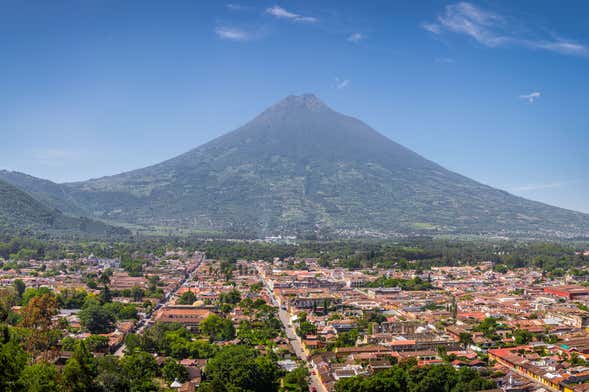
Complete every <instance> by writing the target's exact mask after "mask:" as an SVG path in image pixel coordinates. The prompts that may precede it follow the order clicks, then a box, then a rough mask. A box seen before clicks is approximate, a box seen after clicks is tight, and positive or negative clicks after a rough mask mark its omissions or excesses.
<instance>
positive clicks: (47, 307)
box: [20, 294, 58, 353]
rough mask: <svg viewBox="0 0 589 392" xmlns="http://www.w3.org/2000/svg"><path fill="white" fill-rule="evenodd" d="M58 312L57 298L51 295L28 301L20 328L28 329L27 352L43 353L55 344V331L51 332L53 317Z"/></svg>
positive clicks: (43, 295)
mask: <svg viewBox="0 0 589 392" xmlns="http://www.w3.org/2000/svg"><path fill="white" fill-rule="evenodd" d="M57 312H58V308H57V298H56V297H55V296H54V295H53V294H42V295H41V296H35V297H32V298H31V299H30V301H29V302H28V303H27V305H26V306H25V307H24V309H23V311H22V314H23V319H22V320H21V323H20V324H21V326H22V327H24V328H27V329H29V330H30V331H29V336H28V338H27V346H28V351H44V352H45V353H46V352H47V351H48V350H49V349H50V348H51V346H52V345H53V344H54V343H56V340H57V336H56V333H55V332H57V331H52V327H53V316H55V315H56V314H57Z"/></svg>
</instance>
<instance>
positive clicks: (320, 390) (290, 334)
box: [264, 280, 327, 392]
mask: <svg viewBox="0 0 589 392" xmlns="http://www.w3.org/2000/svg"><path fill="white" fill-rule="evenodd" d="M264 286H265V287H266V290H267V291H268V293H269V294H270V298H271V300H272V303H273V304H274V305H275V306H278V303H277V301H276V298H275V297H274V292H273V291H272V290H270V289H269V287H268V285H267V283H266V281H265V280H264ZM278 318H279V319H280V321H281V322H282V325H283V327H284V331H285V332H286V337H287V338H288V340H289V341H290V344H291V346H292V347H293V349H294V351H295V354H296V356H297V358H299V359H300V360H302V361H303V362H305V365H306V366H307V367H308V364H309V362H308V358H307V354H305V352H304V351H303V347H302V345H301V340H300V338H299V337H298V335H297V332H296V329H295V327H294V325H292V323H291V322H290V319H289V315H288V312H287V311H286V310H284V309H282V308H280V307H279V308H278ZM313 371H314V370H312V369H310V372H313ZM311 388H315V390H316V391H317V392H327V389H326V388H325V387H324V386H323V384H322V383H321V380H319V376H318V375H317V374H315V375H313V374H311Z"/></svg>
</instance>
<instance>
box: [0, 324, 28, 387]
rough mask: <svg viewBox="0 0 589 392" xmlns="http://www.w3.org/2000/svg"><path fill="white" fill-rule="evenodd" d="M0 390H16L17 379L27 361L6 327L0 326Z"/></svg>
mask: <svg viewBox="0 0 589 392" xmlns="http://www.w3.org/2000/svg"><path fill="white" fill-rule="evenodd" d="M0 328H1V329H2V331H1V332H2V333H1V334H0V391H7V392H11V391H17V390H19V389H20V388H18V380H19V378H20V375H21V373H22V371H23V369H24V368H25V365H26V363H27V355H26V354H25V352H24V351H23V350H22V348H21V347H20V346H19V345H18V344H17V343H16V342H15V341H14V340H12V339H11V337H10V334H9V332H8V328H7V327H5V326H0Z"/></svg>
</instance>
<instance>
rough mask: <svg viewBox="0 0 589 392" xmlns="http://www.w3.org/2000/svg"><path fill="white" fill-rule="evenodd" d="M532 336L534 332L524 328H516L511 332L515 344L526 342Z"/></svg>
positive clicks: (530, 339) (529, 340)
mask: <svg viewBox="0 0 589 392" xmlns="http://www.w3.org/2000/svg"><path fill="white" fill-rule="evenodd" d="M533 338H534V334H533V333H531V332H530V331H528V330H526V329H516V330H515V331H514V332H513V340H514V342H515V344H518V345H520V344H528V343H530V342H531V341H532V339H533Z"/></svg>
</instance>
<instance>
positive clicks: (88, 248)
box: [0, 236, 589, 271]
mask: <svg viewBox="0 0 589 392" xmlns="http://www.w3.org/2000/svg"><path fill="white" fill-rule="evenodd" d="M177 248H182V249H184V250H187V251H195V250H200V251H204V252H206V254H207V257H210V258H215V259H222V260H230V261H233V260H236V259H248V260H268V261H269V260H272V259H274V258H275V257H278V258H282V259H284V258H289V257H292V258H317V259H318V260H319V263H320V264H322V265H326V266H327V265H332V264H334V263H336V264H338V265H339V266H342V267H344V268H348V269H361V268H367V267H374V266H378V267H383V268H398V269H422V270H427V269H429V268H431V267H433V266H446V265H468V264H476V263H479V262H483V261H491V262H493V263H495V264H497V265H501V266H505V267H507V268H521V267H526V266H530V267H535V268H539V269H543V270H545V271H553V270H556V269H564V270H568V269H570V268H574V267H580V266H584V265H586V263H587V262H588V261H589V257H588V256H584V255H583V252H581V251H582V250H583V249H585V248H584V246H583V245H582V244H572V243H556V242H518V241H495V242H492V241H457V240H437V239H431V238H418V239H406V240H403V241H395V242H393V241H330V242H317V241H304V242H300V243H298V244H274V243H267V242H261V241H225V240H212V241H211V240H202V239H198V238H192V239H191V238H156V237H152V238H136V239H129V240H127V241H118V242H108V241H67V240H50V239H33V238H30V237H8V236H0V258H3V259H5V260H9V259H12V260H27V259H33V258H34V259H58V258H66V257H75V256H88V255H91V254H93V255H95V256H97V257H106V258H114V257H118V258H121V259H122V260H126V259H130V258H132V256H134V255H146V254H150V253H153V254H156V255H162V254H164V252H165V251H166V250H173V249H177Z"/></svg>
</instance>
